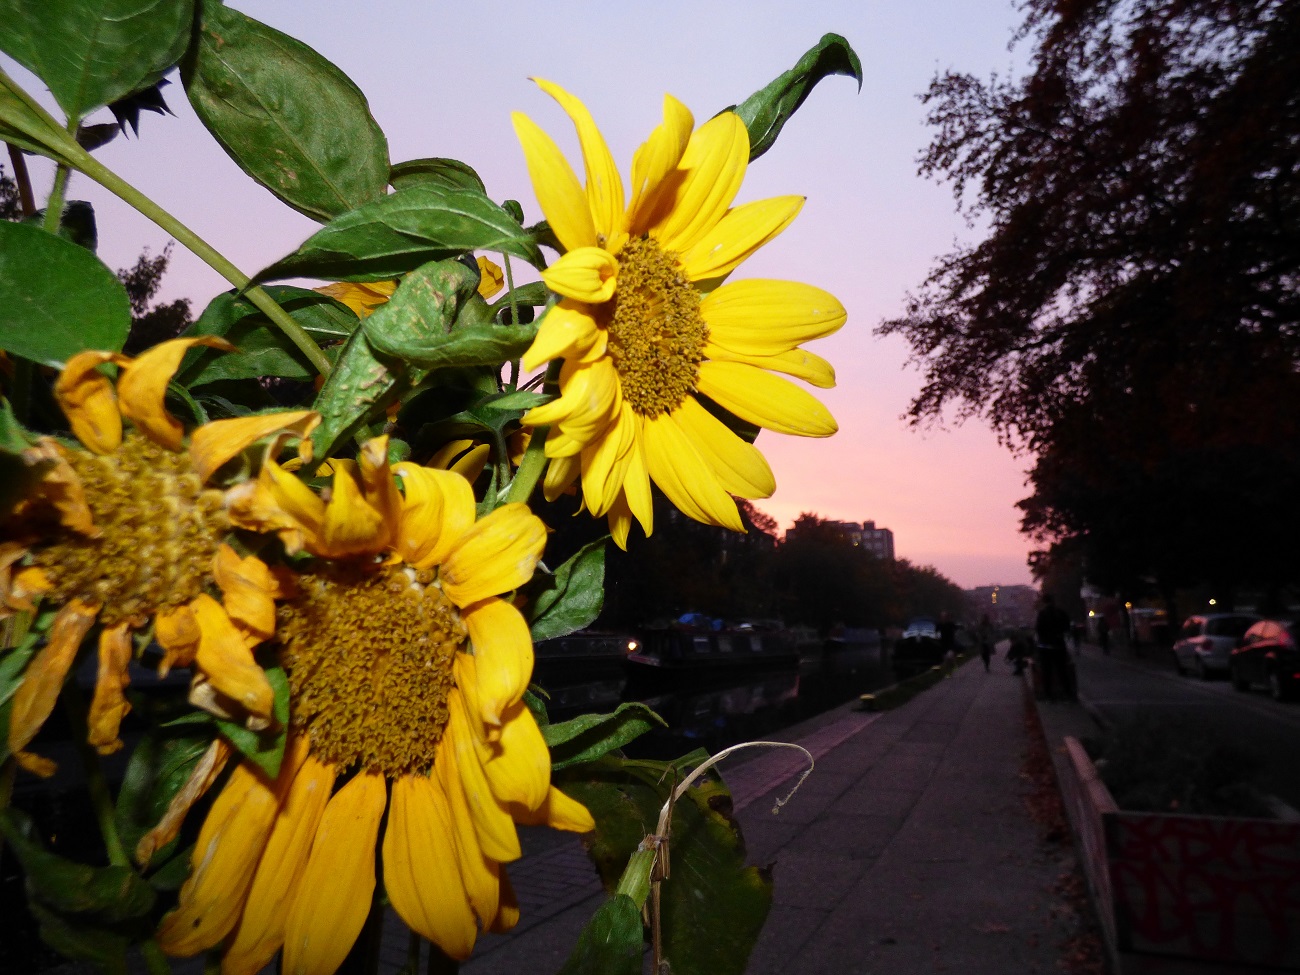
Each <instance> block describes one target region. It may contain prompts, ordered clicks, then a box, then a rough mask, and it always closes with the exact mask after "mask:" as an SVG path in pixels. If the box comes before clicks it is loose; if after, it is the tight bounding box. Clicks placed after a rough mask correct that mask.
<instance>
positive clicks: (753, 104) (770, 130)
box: [723, 34, 862, 162]
mask: <svg viewBox="0 0 1300 975" xmlns="http://www.w3.org/2000/svg"><path fill="white" fill-rule="evenodd" d="M839 74H842V75H848V76H849V77H851V78H856V79H857V82H858V90H859V91H861V90H862V61H861V60H860V59H859V58H858V55H857V52H856V51H854V50H853V48H852V47H850V46H849V42H848V41H846V40H845V39H844V38H843V37H841V36H840V35H839V34H824V35H822V39H821V40H820V41H818V42H817V44H816V45H815V46H814V47H812V48H809V50H808V52H807V53H806V54H805V55H804V56H803V57H801V58H800V59H799V61H798V63H797V64H795V66H794V67H793V68H791V69H790V70H789V71H787V72H785V73H784V74H782V75H780V76H779V77H777V78H776V79H774V80H773V81H772V82H771V83H770V84H769V85H767V87H765V88H762V89H760V90H758V91H756V92H754V94H752V95H750V96H749V97H748V98H746V99H745V100H744V101H743V102H741V103H740V104H739V105H733V106H731V107H730V108H728V109H723V111H729V112H735V113H736V114H737V115H739V116H740V119H741V121H742V122H744V123H745V128H746V129H748V130H749V161H750V162H753V161H754V160H755V159H757V158H758V157H759V156H761V155H762V154H763V153H765V152H767V150H768V149H771V148H772V145H773V144H774V143H775V142H776V137H777V136H778V135H780V134H781V129H782V127H783V126H784V125H785V123H786V122H788V121H789V120H790V117H791V116H792V115H794V113H795V112H797V111H798V110H799V106H800V105H802V104H803V103H804V99H806V98H807V97H808V95H809V93H810V92H811V91H812V90H813V88H814V87H815V86H816V84H817V82H819V81H821V80H822V79H823V78H829V77H830V76H831V75H839Z"/></svg>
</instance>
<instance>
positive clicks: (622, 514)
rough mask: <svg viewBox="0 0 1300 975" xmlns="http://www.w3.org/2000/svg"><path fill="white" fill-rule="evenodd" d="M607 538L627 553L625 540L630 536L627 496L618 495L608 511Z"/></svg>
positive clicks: (629, 509)
mask: <svg viewBox="0 0 1300 975" xmlns="http://www.w3.org/2000/svg"><path fill="white" fill-rule="evenodd" d="M607 517H608V518H609V536H610V538H612V539H613V540H614V544H615V545H617V546H618V547H619V548H621V549H622V550H623V551H624V552H626V551H627V539H628V536H629V535H631V534H632V509H631V508H629V507H628V506H627V496H626V495H624V494H620V495H619V496H618V497H617V498H616V499H615V500H614V504H613V506H611V507H610V509H609V514H608V516H607Z"/></svg>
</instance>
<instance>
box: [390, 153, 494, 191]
mask: <svg viewBox="0 0 1300 975" xmlns="http://www.w3.org/2000/svg"><path fill="white" fill-rule="evenodd" d="M388 182H389V185H391V186H392V187H393V189H395V190H404V189H407V188H409V187H412V186H423V185H426V184H429V183H433V184H435V185H438V186H446V187H448V188H450V189H465V190H476V191H478V192H479V193H483V194H486V193H487V187H486V186H485V185H484V184H483V180H482V179H481V178H480V177H479V174H478V173H477V172H475V171H474V167H473V166H471V165H470V164H469V163H463V162H461V161H460V160H459V159H441V158H438V157H433V158H429V159H408V160H407V161H406V162H400V163H394V164H393V168H392V169H391V170H389V173H388Z"/></svg>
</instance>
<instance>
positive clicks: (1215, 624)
mask: <svg viewBox="0 0 1300 975" xmlns="http://www.w3.org/2000/svg"><path fill="white" fill-rule="evenodd" d="M1258 621H1259V617H1258V616H1255V615H1254V614H1253V613H1203V614H1199V615H1196V616H1189V617H1187V619H1186V620H1184V621H1183V626H1182V629H1180V630H1179V631H1178V640H1177V641H1176V642H1175V643H1174V669H1175V670H1177V671H1178V672H1179V673H1180V674H1186V673H1189V672H1190V673H1193V674H1195V675H1196V676H1197V677H1199V678H1201V680H1205V679H1206V678H1207V677H1209V675H1210V674H1212V673H1218V674H1226V673H1228V671H1229V669H1230V668H1231V661H1232V648H1233V647H1234V646H1236V644H1237V641H1238V640H1240V639H1241V637H1242V635H1243V634H1244V633H1245V632H1246V631H1247V630H1248V629H1250V626H1251V624H1252V623H1256V622H1258Z"/></svg>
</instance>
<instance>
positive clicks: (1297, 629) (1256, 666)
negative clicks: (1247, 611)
mask: <svg viewBox="0 0 1300 975" xmlns="http://www.w3.org/2000/svg"><path fill="white" fill-rule="evenodd" d="M1298 643H1300V623H1297V622H1294V621H1288V620H1260V621H1259V622H1258V623H1256V624H1254V625H1253V626H1251V628H1250V629H1248V630H1247V631H1246V635H1245V636H1243V637H1242V638H1241V642H1240V643H1238V644H1237V646H1236V647H1234V648H1233V650H1232V662H1231V667H1232V686H1233V687H1234V688H1235V689H1237V690H1239V691H1248V690H1250V689H1251V688H1252V687H1255V686H1256V685H1259V684H1262V685H1264V686H1265V687H1267V688H1268V690H1269V693H1270V694H1272V695H1273V698H1274V700H1278V701H1282V700H1285V699H1287V698H1289V697H1292V696H1294V695H1295V692H1296V690H1297V689H1300V645H1297V644H1298Z"/></svg>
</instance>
